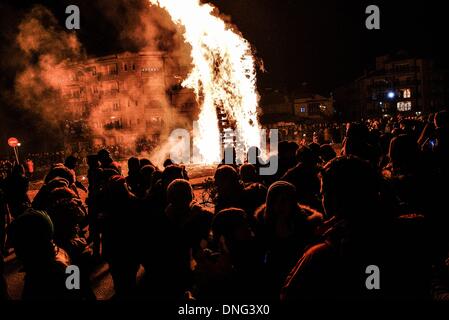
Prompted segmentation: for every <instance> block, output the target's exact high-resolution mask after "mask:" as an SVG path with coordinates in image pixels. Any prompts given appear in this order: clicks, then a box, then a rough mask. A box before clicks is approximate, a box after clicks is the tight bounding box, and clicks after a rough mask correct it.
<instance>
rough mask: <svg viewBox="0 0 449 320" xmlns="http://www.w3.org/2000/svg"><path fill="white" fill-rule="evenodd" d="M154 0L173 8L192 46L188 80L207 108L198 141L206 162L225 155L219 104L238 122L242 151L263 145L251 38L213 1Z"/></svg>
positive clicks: (171, 12)
mask: <svg viewBox="0 0 449 320" xmlns="http://www.w3.org/2000/svg"><path fill="white" fill-rule="evenodd" d="M149 1H150V3H151V4H153V5H157V6H159V7H161V8H163V9H165V10H167V12H168V13H169V15H170V16H171V18H172V20H173V21H174V23H176V24H177V25H180V26H182V27H183V28H184V29H185V32H184V38H185V40H186V42H187V43H189V44H190V46H191V47H192V52H191V56H192V61H193V68H192V70H191V72H190V74H189V75H188V77H187V79H185V80H184V81H183V83H182V85H183V86H184V87H187V88H191V89H193V90H194V92H195V94H196V97H197V100H198V103H199V105H200V108H201V112H200V115H199V120H198V126H199V130H198V132H197V135H196V137H195V138H194V145H195V146H196V147H197V148H198V149H199V153H200V154H201V156H202V158H203V161H202V162H205V163H214V162H218V161H220V159H221V147H220V130H219V126H218V117H217V108H218V109H221V110H223V111H224V112H225V113H226V115H227V117H228V118H229V119H230V120H231V121H232V122H235V127H236V133H237V136H238V140H239V143H240V146H239V147H238V149H237V154H238V155H239V154H240V155H241V154H242V153H243V152H245V151H246V150H248V148H249V147H251V146H257V147H260V128H259V123H258V119H257V106H258V102H259V96H258V94H257V89H256V70H255V59H254V56H253V55H252V51H251V45H250V44H249V43H248V41H247V40H245V39H244V38H243V37H242V36H241V35H240V34H239V33H238V32H236V31H235V30H233V29H231V27H230V26H228V25H227V24H226V23H225V22H224V21H223V20H222V19H220V18H219V17H217V16H215V15H214V14H213V11H214V9H215V8H214V7H213V6H212V5H210V4H201V3H200V0H182V1H179V0H149Z"/></svg>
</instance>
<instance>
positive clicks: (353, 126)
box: [346, 122, 369, 142]
mask: <svg viewBox="0 0 449 320" xmlns="http://www.w3.org/2000/svg"><path fill="white" fill-rule="evenodd" d="M346 137H347V138H348V139H351V140H355V141H362V142H366V141H368V139H369V129H368V127H367V126H366V125H365V124H363V123H358V122H353V123H350V124H349V125H348V126H347V130H346Z"/></svg>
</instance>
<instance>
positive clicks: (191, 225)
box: [144, 179, 212, 299]
mask: <svg viewBox="0 0 449 320" xmlns="http://www.w3.org/2000/svg"><path fill="white" fill-rule="evenodd" d="M167 202H168V205H167V208H166V210H165V215H164V217H163V219H162V220H160V221H159V222H158V225H159V230H157V231H156V234H155V237H153V241H154V242H153V243H154V245H153V246H151V247H152V250H148V249H147V250H144V252H148V253H150V255H147V257H146V259H145V264H144V267H145V271H146V277H147V286H148V288H149V289H151V290H154V293H155V294H157V296H156V298H159V299H182V298H183V295H184V293H185V292H186V291H189V289H190V288H191V287H192V286H193V277H192V276H193V275H192V269H191V266H192V261H193V259H194V258H195V256H196V254H197V252H198V251H199V250H200V249H201V245H203V243H204V242H206V241H207V239H208V237H209V228H210V225H211V222H212V213H211V212H209V211H207V210H206V209H204V208H203V207H201V206H200V205H199V204H197V203H196V202H195V201H194V198H193V190H192V187H191V185H190V183H189V182H188V181H186V180H184V179H176V180H174V181H173V182H171V183H170V185H169V186H168V188H167ZM153 222H155V220H153Z"/></svg>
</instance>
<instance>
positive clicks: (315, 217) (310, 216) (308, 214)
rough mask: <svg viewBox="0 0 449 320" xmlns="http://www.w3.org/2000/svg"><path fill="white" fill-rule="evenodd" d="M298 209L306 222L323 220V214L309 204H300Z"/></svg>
mask: <svg viewBox="0 0 449 320" xmlns="http://www.w3.org/2000/svg"><path fill="white" fill-rule="evenodd" d="M299 209H300V212H301V214H302V215H304V217H305V218H306V220H307V221H308V222H311V223H322V222H323V220H324V217H323V214H322V213H321V212H319V211H318V210H316V209H313V208H311V207H309V206H306V205H303V204H300V205H299Z"/></svg>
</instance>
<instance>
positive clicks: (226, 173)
mask: <svg viewBox="0 0 449 320" xmlns="http://www.w3.org/2000/svg"><path fill="white" fill-rule="evenodd" d="M239 179H240V178H239V175H238V173H237V171H236V170H235V169H234V168H233V167H232V166H229V165H223V166H221V167H219V168H218V169H217V171H216V172H215V176H214V180H215V186H216V187H217V198H216V200H215V212H219V211H221V210H223V209H227V208H233V207H237V208H242V205H243V203H242V202H243V190H244V187H243V185H242V184H241V183H240V180H239Z"/></svg>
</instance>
